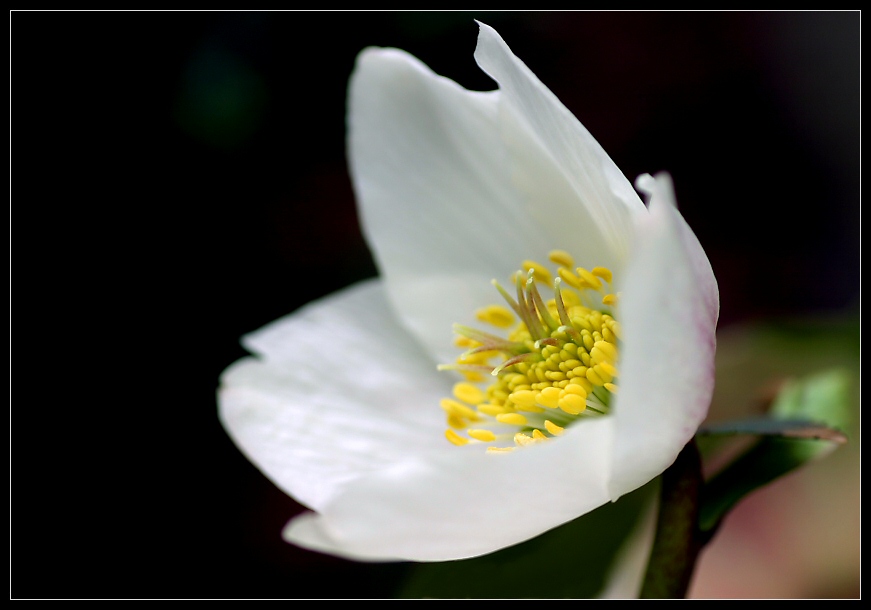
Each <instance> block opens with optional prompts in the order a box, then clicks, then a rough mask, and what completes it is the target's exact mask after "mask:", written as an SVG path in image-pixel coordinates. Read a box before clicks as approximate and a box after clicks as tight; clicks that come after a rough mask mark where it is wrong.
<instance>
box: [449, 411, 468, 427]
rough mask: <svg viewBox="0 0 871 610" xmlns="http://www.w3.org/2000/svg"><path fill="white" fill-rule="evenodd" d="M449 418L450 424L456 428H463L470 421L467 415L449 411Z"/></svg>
mask: <svg viewBox="0 0 871 610" xmlns="http://www.w3.org/2000/svg"><path fill="white" fill-rule="evenodd" d="M447 419H448V425H449V426H450V427H451V428H453V429H455V430H462V429H463V428H465V427H466V426H468V425H469V422H468V420H467V419H466V418H465V417H460V416H459V415H455V414H454V413H449V414H448V418H447Z"/></svg>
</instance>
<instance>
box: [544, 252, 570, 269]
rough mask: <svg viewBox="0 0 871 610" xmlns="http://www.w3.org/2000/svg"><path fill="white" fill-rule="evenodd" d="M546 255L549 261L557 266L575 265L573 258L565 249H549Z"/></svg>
mask: <svg viewBox="0 0 871 610" xmlns="http://www.w3.org/2000/svg"><path fill="white" fill-rule="evenodd" d="M547 257H548V258H549V259H550V262H552V263H553V264H554V265H557V266H559V267H574V266H575V259H573V258H572V255H571V254H569V253H568V252H566V251H565V250H551V251H550V254H548V255H547Z"/></svg>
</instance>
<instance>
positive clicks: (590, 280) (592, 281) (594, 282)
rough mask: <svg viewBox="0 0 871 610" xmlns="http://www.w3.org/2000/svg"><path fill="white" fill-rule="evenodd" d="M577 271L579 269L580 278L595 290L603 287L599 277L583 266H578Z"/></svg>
mask: <svg viewBox="0 0 871 610" xmlns="http://www.w3.org/2000/svg"><path fill="white" fill-rule="evenodd" d="M575 271H577V273H578V276H580V278H581V279H582V280H583V281H584V282H585V283H586V284H587V285H588V286H590V288H592V289H593V290H601V289H602V282H601V281H599V278H597V277H596V276H595V275H593V274H592V273H590V272H589V271H587V270H586V269H584V268H583V267H577V268H576V269H575Z"/></svg>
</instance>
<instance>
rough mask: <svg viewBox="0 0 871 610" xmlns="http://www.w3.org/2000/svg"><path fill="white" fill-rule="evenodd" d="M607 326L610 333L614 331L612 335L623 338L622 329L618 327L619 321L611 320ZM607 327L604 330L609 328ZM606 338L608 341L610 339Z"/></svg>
mask: <svg viewBox="0 0 871 610" xmlns="http://www.w3.org/2000/svg"><path fill="white" fill-rule="evenodd" d="M609 328H610V331H611V332H612V333H614V336H616V337H617V338H618V339H622V338H623V329H622V328H621V327H620V323H619V322H616V321H615V322H612V323H611V326H610V327H609ZM609 328H606V329H605V330H606V331H607V330H609ZM605 338H606V339H608V338H607V337H605ZM608 340H609V341H610V339H608Z"/></svg>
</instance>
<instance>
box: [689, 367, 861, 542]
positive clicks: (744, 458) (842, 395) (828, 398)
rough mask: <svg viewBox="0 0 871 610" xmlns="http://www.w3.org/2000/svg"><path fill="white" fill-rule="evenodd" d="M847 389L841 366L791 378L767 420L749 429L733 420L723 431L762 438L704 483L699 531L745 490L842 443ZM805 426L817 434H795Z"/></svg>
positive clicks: (846, 419)
mask: <svg viewBox="0 0 871 610" xmlns="http://www.w3.org/2000/svg"><path fill="white" fill-rule="evenodd" d="M849 390H850V376H849V375H848V374H847V373H845V372H844V371H841V370H834V371H828V372H824V373H820V374H817V375H814V376H812V377H808V378H806V379H804V380H800V381H792V382H789V383H787V384H786V385H785V386H784V387H783V389H782V390H781V391H780V393H779V394H778V395H777V397H776V398H775V400H774V404H773V406H772V410H771V419H770V420H769V423H767V424H764V425H763V424H762V423H761V420H759V419H757V420H756V422H755V428H756V429H755V431H754V430H753V427H754V426H753V425H751V421H752V420H744V422H743V423H741V422H738V425H736V426H734V427H733V429H732V430H730V431H729V433H736V432H737V431H739V430H740V429H742V428H743V429H744V430H745V431H747V432H749V433H752V434H761V435H762V438H761V439H760V440H759V441H758V442H757V443H756V444H755V445H753V446H752V447H750V448H749V449H748V450H747V451H746V452H745V453H743V454H742V455H741V456H740V457H738V458H737V459H735V460H734V461H733V462H731V463H730V464H729V465H728V466H726V467H725V468H724V469H723V470H721V471H720V472H719V473H717V474H716V475H714V476H713V477H712V478H711V479H710V480H709V481H708V482H707V483H706V484H705V486H704V489H703V496H702V506H701V514H700V516H699V527H700V528H701V530H702V531H706V532H710V533H713V531H714V530H715V529H716V527H717V525H718V524H719V523H720V521H721V520H722V518H723V517H724V516H725V515H726V513H727V512H728V511H729V510H730V509H731V508H732V507H733V506H734V505H735V504H737V503H738V502H739V501H740V500H741V498H743V497H744V496H745V495H747V494H748V493H750V492H751V491H753V490H755V489H758V488H759V487H761V486H763V485H765V484H767V483H769V482H771V481H773V480H774V479H776V478H778V477H780V476H782V475H784V474H786V473H788V472H790V471H792V470H793V469H795V468H798V467H799V466H801V465H802V464H805V463H806V462H808V461H810V460H813V459H815V458H819V457H822V456H824V455H826V454H828V453H830V452H831V451H832V450H833V449H835V447H837V446H838V444H839V443H840V442H843V440H844V439H845V438H846V437H845V436H844V435H843V433H841V432H840V431H841V430H845V429H847V427H848V425H849V406H850V405H849ZM796 422H801V425H800V426H797V425H796ZM724 426H726V427H728V424H725V425H724ZM707 428H708V429H710V428H711V426H708V427H707ZM808 430H811V431H814V432H815V433H820V438H799V437H800V436H801V435H802V431H803V432H804V433H806V432H807V431H808Z"/></svg>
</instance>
